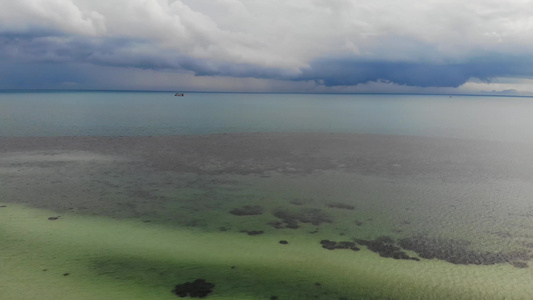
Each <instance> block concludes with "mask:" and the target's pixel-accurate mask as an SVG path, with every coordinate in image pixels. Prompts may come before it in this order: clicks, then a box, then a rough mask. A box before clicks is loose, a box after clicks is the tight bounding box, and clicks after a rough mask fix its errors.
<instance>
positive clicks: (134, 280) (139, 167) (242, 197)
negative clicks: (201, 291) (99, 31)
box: [0, 133, 533, 299]
mask: <svg viewBox="0 0 533 300" xmlns="http://www.w3.org/2000/svg"><path fill="white" fill-rule="evenodd" d="M531 148H532V146H531V145H528V144H523V143H510V142H491V141H471V140H463V139H447V138H429V137H405V136H402V137H398V136H385V135H379V136H378V135H358V134H310V133H307V134H297V133H268V134H267V133H263V134H259V133H255V134H252V133H250V134H217V135H198V136H195V135H186V136H169V137H164V136H162V137H41V138H37V137H33V138H17V137H4V138H0V152H1V156H0V181H1V182H2V183H3V184H2V187H0V199H2V200H1V201H0V202H2V204H1V206H5V207H0V214H1V217H0V220H1V221H0V222H1V224H0V234H1V235H2V240H3V241H6V242H5V243H3V244H2V248H0V251H2V256H1V257H2V258H1V259H2V262H1V263H2V266H3V268H2V272H0V273H1V274H2V280H1V282H2V284H1V285H0V292H1V293H3V294H5V295H8V298H10V299H32V298H35V295H36V290H39V293H40V297H39V298H40V299H52V298H54V299H72V296H73V295H75V296H76V298H77V299H84V298H85V299H109V298H113V299H131V298H134V299H135V298H137V299H156V298H157V299H167V298H168V299H175V297H176V295H173V294H172V293H171V292H170V291H171V290H172V289H173V287H174V285H176V284H178V283H183V282H185V281H193V280H195V279H197V278H204V279H206V280H208V281H209V282H213V283H215V288H214V290H213V292H212V294H210V295H209V296H208V297H209V298H213V299H235V298H238V299H270V298H271V297H272V296H277V297H279V299H313V298H316V299H341V298H343V297H344V298H347V299H502V298H507V299H530V298H531V297H533V286H532V285H531V284H530V283H531V281H532V279H533V273H532V272H531V268H530V267H529V264H531V259H532V258H533V235H531V233H530V232H531V229H532V227H533V219H532V217H533V206H532V205H531V202H530V199H531V195H533V188H532V186H533V185H532V184H531V181H532V175H533V173H532V172H531V167H530V166H532V164H531V163H532V161H531V160H532V159H533V158H531V157H530V153H532V152H531V150H533V149H531ZM50 217H52V218H57V219H52V220H49V219H48V218H50ZM385 237H386V238H385ZM324 240H329V241H333V242H335V243H338V242H350V243H354V244H353V246H356V247H358V248H359V249H360V250H359V251H353V250H350V249H334V250H328V249H325V248H323V245H324V243H321V241H324ZM280 241H287V244H280ZM337 245H340V244H337ZM345 245H347V244H345ZM401 253H403V254H401ZM395 258H396V259H395ZM398 258H404V259H398ZM45 269H46V271H43V270H45ZM66 273H68V275H65V274H66ZM21 285H22V286H24V287H25V288H21Z"/></svg>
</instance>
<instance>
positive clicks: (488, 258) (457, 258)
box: [400, 236, 529, 268]
mask: <svg viewBox="0 0 533 300" xmlns="http://www.w3.org/2000/svg"><path fill="white" fill-rule="evenodd" d="M400 246H402V247H403V248H404V249H407V250H412V251H414V252H416V253H418V255H419V256H420V257H422V258H426V259H433V258H436V259H440V260H445V261H447V262H450V263H453V264H459V265H494V264H498V263H506V262H509V263H511V264H512V265H513V266H515V267H517V268H525V267H527V264H526V263H523V262H520V261H521V260H527V259H529V255H527V254H526V253H521V252H511V253H492V252H476V251H473V250H470V249H469V246H470V242H468V241H460V240H445V239H435V238H428V237H425V236H417V237H411V238H405V239H402V240H400Z"/></svg>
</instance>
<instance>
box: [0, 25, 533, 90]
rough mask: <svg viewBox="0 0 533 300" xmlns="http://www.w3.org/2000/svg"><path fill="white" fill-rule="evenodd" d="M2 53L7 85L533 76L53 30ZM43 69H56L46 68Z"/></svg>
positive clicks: (530, 71) (483, 61)
mask: <svg viewBox="0 0 533 300" xmlns="http://www.w3.org/2000/svg"><path fill="white" fill-rule="evenodd" d="M0 53H2V54H3V59H2V60H0V67H1V68H2V69H3V72H2V73H3V77H2V82H3V83H2V86H4V87H6V86H16V87H20V86H27V87H32V86H35V85H37V84H39V86H45V85H46V84H51V83H54V84H58V83H60V82H70V81H73V82H78V81H87V80H90V79H89V77H90V74H84V75H83V76H79V75H76V72H75V70H76V68H71V67H69V65H80V64H85V65H95V66H103V67H120V68H138V69H147V70H156V71H158V70H165V71H169V70H170V71H173V72H184V71H186V72H190V73H192V74H195V75H196V76H213V77H216V76H223V77H235V78H245V77H249V78H259V79H276V80H289V81H315V82H317V83H319V84H324V85H325V86H354V85H357V84H361V83H368V82H390V83H395V84H398V85H404V86H414V87H459V86H461V85H462V84H464V83H465V82H467V81H468V80H469V79H471V78H477V79H479V80H481V81H487V82H488V81H490V80H491V79H492V78H496V77H533V57H531V56H526V55H522V56H514V55H509V54H487V53H484V54H479V55H478V56H476V57H470V58H463V59H462V60H461V61H454V62H449V63H432V62H425V61H415V60H413V61H392V60H378V59H372V60H362V59H355V58H353V57H351V58H350V57H344V58H336V57H331V58H321V59H317V60H314V61H312V62H311V63H310V64H309V67H307V68H304V69H301V73H300V74H294V73H291V71H287V70H284V69H282V68H274V67H265V66H259V65H254V64H251V63H236V62H228V61H221V60H216V59H205V58H196V57H190V56H187V55H183V54H182V53H180V52H179V51H176V50H175V49H165V48H162V47H157V46H154V45H152V44H151V42H150V41H147V40H143V39H134V38H106V37H80V36H68V35H64V34H62V33H60V32H50V31H46V32H45V31H42V32H33V33H32V34H29V33H28V34H14V33H3V34H0ZM428 61H429V60H428ZM32 64H34V66H32ZM53 66H56V67H55V68H54V67H53ZM43 69H47V70H49V69H53V71H52V72H50V71H47V72H41V71H39V70H43ZM94 76H98V75H97V74H94ZM81 77H83V78H81ZM17 78H19V79H17ZM17 80H18V81H17ZM39 80H41V81H39Z"/></svg>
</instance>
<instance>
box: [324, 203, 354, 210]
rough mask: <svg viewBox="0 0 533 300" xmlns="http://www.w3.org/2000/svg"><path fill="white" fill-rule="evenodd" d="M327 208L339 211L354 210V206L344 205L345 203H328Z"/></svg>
mask: <svg viewBox="0 0 533 300" xmlns="http://www.w3.org/2000/svg"><path fill="white" fill-rule="evenodd" d="M328 207H330V208H340V209H348V210H354V209H355V206H353V205H349V204H345V203H330V204H328Z"/></svg>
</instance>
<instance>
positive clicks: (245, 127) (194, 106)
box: [0, 92, 533, 142]
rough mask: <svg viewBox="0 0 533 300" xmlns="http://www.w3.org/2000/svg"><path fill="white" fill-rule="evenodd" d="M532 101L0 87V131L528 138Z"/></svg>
mask: <svg viewBox="0 0 533 300" xmlns="http://www.w3.org/2000/svg"><path fill="white" fill-rule="evenodd" d="M532 113H533V99H532V98H518V97H488V96H485V97H484V96H453V97H449V96H445V95H345V94H342V95H338V94H318V95H317V94H313V95H311V94H246V93H242V94H241V93H188V94H186V95H185V97H174V95H173V93H170V92H0V136H80V135H81V136H87V135H94V136H143V135H176V134H209V133H223V132H351V133H369V134H392V135H419V136H442V137H458V138H468V139H482V140H504V141H508V140H511V141H525V142H529V141H533V130H530V129H531V128H533V118H531V114H532Z"/></svg>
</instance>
